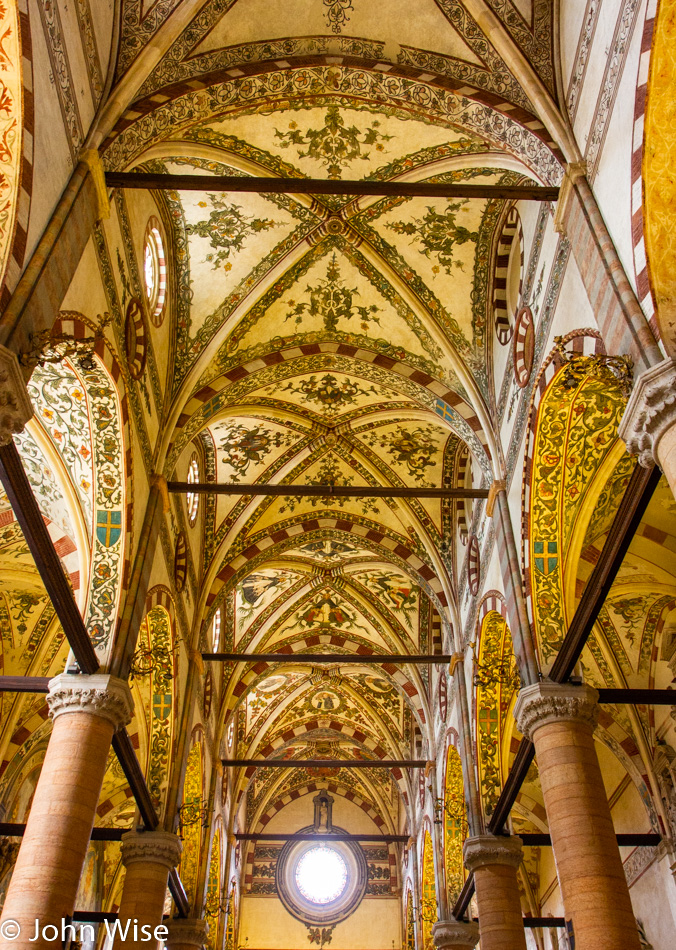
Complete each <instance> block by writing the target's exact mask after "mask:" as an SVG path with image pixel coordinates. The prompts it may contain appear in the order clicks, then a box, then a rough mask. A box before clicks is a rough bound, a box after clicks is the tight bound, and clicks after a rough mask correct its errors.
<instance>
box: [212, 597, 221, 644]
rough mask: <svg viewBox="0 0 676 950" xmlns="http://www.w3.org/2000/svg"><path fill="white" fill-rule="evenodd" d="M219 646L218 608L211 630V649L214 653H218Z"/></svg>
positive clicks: (219, 617)
mask: <svg viewBox="0 0 676 950" xmlns="http://www.w3.org/2000/svg"><path fill="white" fill-rule="evenodd" d="M220 645H221V608H220V607H219V608H218V610H217V611H216V613H215V614H214V623H213V627H212V628H211V648H212V650H213V652H214V653H218V648H219V646H220Z"/></svg>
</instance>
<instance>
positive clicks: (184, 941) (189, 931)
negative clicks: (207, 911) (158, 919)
mask: <svg viewBox="0 0 676 950" xmlns="http://www.w3.org/2000/svg"><path fill="white" fill-rule="evenodd" d="M167 930H168V931H169V935H168V937H167V941H166V943H167V946H168V947H169V950H172V947H178V946H186V947H203V946H204V944H205V943H206V942H207V937H208V936H209V924H208V923H207V922H206V920H199V919H198V918H197V917H185V918H183V919H180V918H176V919H175V920H170V921H169V922H168V924H167Z"/></svg>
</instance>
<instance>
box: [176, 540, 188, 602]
mask: <svg viewBox="0 0 676 950" xmlns="http://www.w3.org/2000/svg"><path fill="white" fill-rule="evenodd" d="M187 575H188V545H187V544H186V541H185V535H184V534H183V532H181V533H180V534H179V536H178V538H177V539H176V550H175V551H174V583H175V584H176V590H177V591H178V592H179V593H180V592H181V591H182V590H183V588H184V587H185V579H186V577H187Z"/></svg>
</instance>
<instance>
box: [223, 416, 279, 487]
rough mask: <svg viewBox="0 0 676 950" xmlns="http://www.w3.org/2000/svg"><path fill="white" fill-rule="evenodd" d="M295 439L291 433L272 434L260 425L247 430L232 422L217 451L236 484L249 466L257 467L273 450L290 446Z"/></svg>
mask: <svg viewBox="0 0 676 950" xmlns="http://www.w3.org/2000/svg"><path fill="white" fill-rule="evenodd" d="M296 438H297V436H296V434H295V433H293V432H274V431H272V430H270V429H265V428H264V427H263V426H262V425H257V426H254V427H253V428H251V429H249V428H247V427H246V426H245V425H243V424H242V423H238V422H233V423H232V424H231V425H230V426H228V427H226V431H225V433H224V434H223V435H222V437H221V441H220V445H219V446H218V450H219V451H220V452H222V453H223V456H222V459H221V461H222V462H223V463H224V464H226V465H229V466H230V467H231V468H232V469H233V470H234V474H233V475H232V476H231V478H232V481H233V482H238V481H239V480H240V478H241V477H242V476H244V475H246V473H247V471H248V469H249V466H250V465H252V464H253V465H254V466H255V465H259V464H260V463H261V462H262V461H264V459H265V458H266V456H267V455H269V454H270V452H272V450H273V449H279V448H282V447H284V446H288V445H291V444H292V443H293V442H294V441H295V440H296Z"/></svg>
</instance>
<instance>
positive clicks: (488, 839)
mask: <svg viewBox="0 0 676 950" xmlns="http://www.w3.org/2000/svg"><path fill="white" fill-rule="evenodd" d="M463 857H464V859H465V867H466V868H467V870H468V871H475V870H476V869H477V868H483V867H490V866H491V865H494V864H500V865H502V866H504V867H510V868H518V867H519V865H520V864H521V860H522V857H523V843H522V841H521V838H517V837H516V836H515V835H511V836H510V837H506V836H498V835H477V836H476V838H468V839H467V840H466V841H465V845H464V848H463Z"/></svg>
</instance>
